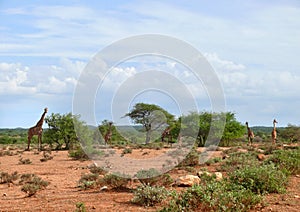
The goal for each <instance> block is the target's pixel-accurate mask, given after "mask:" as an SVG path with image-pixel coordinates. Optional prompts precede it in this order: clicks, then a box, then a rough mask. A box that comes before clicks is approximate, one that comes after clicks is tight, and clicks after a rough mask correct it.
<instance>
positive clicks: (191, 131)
mask: <svg viewBox="0 0 300 212" xmlns="http://www.w3.org/2000/svg"><path fill="white" fill-rule="evenodd" d="M180 119H181V122H182V124H181V129H182V131H183V136H191V137H193V138H195V140H196V143H197V145H198V146H204V144H205V142H206V140H207V138H208V135H210V139H211V140H210V142H212V144H213V143H214V142H215V141H218V140H219V139H221V140H222V141H223V142H224V143H225V144H228V142H229V140H231V139H234V138H238V137H240V136H242V135H243V133H244V129H245V128H244V126H243V125H241V124H240V123H239V122H237V121H236V118H235V114H234V113H231V112H226V113H211V112H206V111H204V112H201V113H198V112H190V113H189V114H188V115H184V116H182V117H180ZM224 124H225V126H224Z"/></svg>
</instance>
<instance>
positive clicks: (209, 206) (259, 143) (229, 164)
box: [0, 104, 300, 211]
mask: <svg viewBox="0 0 300 212" xmlns="http://www.w3.org/2000/svg"><path fill="white" fill-rule="evenodd" d="M151 111H161V113H151ZM162 114H163V115H164V117H165V119H163V120H164V121H163V122H160V121H157V120H162V119H157V117H156V116H161V115H162ZM124 115H125V116H128V117H130V118H131V119H132V120H133V123H134V124H137V125H135V126H134V127H133V128H132V127H129V126H122V127H121V128H120V127H118V126H117V125H116V124H113V125H112V127H109V124H108V123H109V122H110V121H108V120H104V121H103V122H102V123H101V124H100V125H99V126H97V127H92V126H86V125H85V123H84V122H82V121H80V117H79V116H75V115H72V114H70V113H69V114H65V115H61V114H53V113H52V114H50V115H49V116H47V117H46V118H45V123H46V125H47V127H45V128H44V129H45V130H44V133H43V149H42V152H38V151H36V146H35V145H36V143H37V139H35V138H33V140H32V143H33V147H32V148H33V149H32V151H30V152H25V151H24V149H25V146H26V136H27V135H26V132H27V131H26V129H1V130H0V145H1V149H0V192H1V193H0V195H1V206H0V210H1V211H2V210H7V209H9V208H7V207H9V204H13V205H14V207H13V209H12V210H22V206H21V205H18V204H21V201H20V199H23V200H24V201H25V202H27V204H29V205H30V204H31V206H32V207H40V205H39V204H38V203H35V202H34V201H33V198H32V196H35V198H37V199H39V200H40V201H50V200H51V201H52V202H53V205H50V204H48V203H47V204H46V208H44V209H45V211H51V210H52V209H61V210H67V211H70V210H71V211H92V210H95V211H101V210H107V211H116V210H117V211H136V210H142V211H143V210H144V211H268V210H275V211H297V210H299V209H300V205H299V192H300V191H299V188H297V187H298V186H297V185H298V183H299V181H300V180H299V179H300V147H299V139H300V127H298V126H296V125H291V124H290V125H288V126H287V127H281V128H277V133H278V138H277V143H276V144H275V145H273V144H272V142H271V134H270V132H271V131H272V129H273V128H272V127H252V130H253V131H254V135H255V137H254V139H253V144H252V145H249V144H248V139H247V128H246V126H245V125H244V124H242V123H241V122H239V121H238V120H236V118H235V114H234V113H231V112H227V113H221V114H212V113H209V112H201V113H196V112H191V113H190V114H187V115H183V116H181V117H179V118H175V116H173V115H172V114H169V113H168V112H167V111H165V110H164V109H162V108H160V107H158V106H155V105H147V104H140V105H136V107H135V108H134V109H133V110H132V111H130V112H129V113H128V114H124ZM216 119H224V120H225V121H226V122H225V123H226V124H225V127H224V131H223V132H222V134H220V131H219V129H221V128H222V126H219V125H218V124H219V123H220V122H218V121H214V122H212V120H216ZM193 123H198V124H197V126H195V125H194V124H193ZM74 124H75V125H76V129H77V130H79V131H80V136H78V135H77V134H76V132H75V130H74ZM212 125H214V126H212ZM166 127H170V135H171V136H170V137H168V139H167V138H166V139H165V140H164V139H163V138H161V136H159V135H157V134H155V133H157V132H155V130H153V129H154V128H157V129H158V128H162V129H164V128H166ZM180 129H181V131H180ZM211 129H214V132H213V134H212V135H210V136H211V137H210V138H216V139H217V138H220V139H221V140H220V143H218V146H213V145H206V144H205V143H206V141H207V137H208V134H209V133H212V132H210V130H211ZM109 130H111V135H112V136H111V139H110V140H109V144H107V145H105V144H104V141H103V137H104V135H105V134H106V133H107V132H108V131H109ZM77 132H78V131H77ZM138 132H144V133H143V134H142V135H145V136H144V137H141V136H140V135H141V134H140V133H138ZM99 135H101V136H99ZM189 135H196V136H195V137H194V143H193V148H192V149H191V150H190V153H189V154H188V155H187V156H186V157H185V158H184V159H183V160H182V161H181V162H180V163H178V164H177V165H175V166H174V167H173V168H172V169H170V170H168V171H166V172H165V173H160V172H159V171H158V170H156V169H154V168H151V169H141V170H139V171H138V172H137V174H136V178H134V179H132V178H130V177H127V176H120V175H118V174H117V175H116V174H114V173H110V171H109V169H105V167H101V166H96V165H94V164H93V161H92V160H90V158H89V156H90V155H93V156H95V155H96V156H97V155H98V156H99V157H100V156H101V157H104V158H105V157H108V158H109V157H110V156H111V155H113V156H115V157H123V158H136V159H145V158H146V159H147V158H151V157H155V156H157V155H159V154H164V153H165V152H166V151H168V150H170V149H172V148H176V147H177V145H178V142H179V137H182V138H183V141H180V142H183V143H184V142H185V141H184V139H186V138H188V136H189ZM95 146H96V147H97V146H103V148H104V149H105V151H106V152H105V151H102V150H101V149H100V150H99V149H97V148H96V150H95ZM108 148H109V150H107V149H108ZM179 149H180V148H179ZM107 152H109V154H108V155H105V154H107ZM210 153H212V154H211V155H212V156H210V158H209V159H208V160H205V162H204V163H199V161H201V158H202V157H206V155H210ZM174 157H176V155H175V154H174ZM55 164H57V165H55ZM59 168H61V169H65V170H59ZM54 170H56V171H54ZM59 173H60V174H59ZM64 176H73V177H69V178H65V177H64ZM75 176H76V177H75ZM188 177H190V178H191V179H194V180H195V181H192V182H189V183H186V182H185V181H181V180H182V179H187V178H188ZM65 180H67V181H65ZM62 183H64V184H62ZM66 184H68V185H69V186H68V187H64V185H66ZM68 189H69V190H68ZM70 192H72V194H71V193H70ZM118 195H119V196H118ZM61 198H63V199H64V198H65V199H67V198H69V201H68V202H65V204H62V203H61V202H60V200H59V199H61ZM115 199H118V201H115ZM2 203H3V204H2ZM26 207H27V209H25V210H29V209H30V206H26ZM28 207H29V208H28ZM23 209H24V208H23Z"/></svg>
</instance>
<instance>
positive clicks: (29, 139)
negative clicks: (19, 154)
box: [26, 135, 32, 151]
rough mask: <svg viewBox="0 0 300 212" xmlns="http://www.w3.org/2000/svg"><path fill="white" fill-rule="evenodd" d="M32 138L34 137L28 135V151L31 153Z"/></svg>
mask: <svg viewBox="0 0 300 212" xmlns="http://www.w3.org/2000/svg"><path fill="white" fill-rule="evenodd" d="M31 138H32V135H28V145H27V149H26V151H29V150H30V142H31Z"/></svg>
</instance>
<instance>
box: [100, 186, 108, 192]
mask: <svg viewBox="0 0 300 212" xmlns="http://www.w3.org/2000/svg"><path fill="white" fill-rule="evenodd" d="M107 189H108V187H107V186H102V187H101V188H100V191H106V190H107Z"/></svg>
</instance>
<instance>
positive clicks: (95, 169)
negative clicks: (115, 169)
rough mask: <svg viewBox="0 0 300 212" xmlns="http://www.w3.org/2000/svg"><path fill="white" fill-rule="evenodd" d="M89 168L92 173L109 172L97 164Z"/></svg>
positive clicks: (103, 173)
mask: <svg viewBox="0 0 300 212" xmlns="http://www.w3.org/2000/svg"><path fill="white" fill-rule="evenodd" d="M89 170H90V172H91V173H93V174H98V175H105V174H106V173H107V171H106V170H104V169H103V168H102V167H98V166H96V165H95V164H93V165H92V166H91V167H89Z"/></svg>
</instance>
